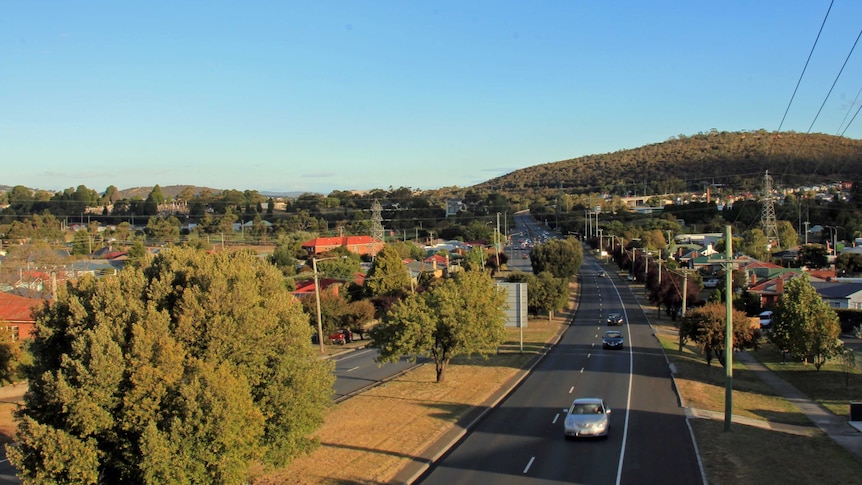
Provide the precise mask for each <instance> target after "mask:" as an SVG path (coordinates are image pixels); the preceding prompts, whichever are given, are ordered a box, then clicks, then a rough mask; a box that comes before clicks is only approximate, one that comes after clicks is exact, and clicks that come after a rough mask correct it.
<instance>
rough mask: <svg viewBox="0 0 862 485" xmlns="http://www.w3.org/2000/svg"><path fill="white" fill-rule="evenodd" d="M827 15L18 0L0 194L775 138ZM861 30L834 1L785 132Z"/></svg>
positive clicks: (0, 95)
mask: <svg viewBox="0 0 862 485" xmlns="http://www.w3.org/2000/svg"><path fill="white" fill-rule="evenodd" d="M829 5H830V1H829V0H754V1H752V0H744V1H742V0H722V1H706V0H691V1H689V0H685V1H683V0H673V1H648V0H631V1H612V2H607V1H587V0H566V1H538V2H529V1H520V0H519V1H502V0H494V1H472V0H471V1H463V0H441V1H380V0H375V1H362V0H350V1H348V0H343V1H325V0H324V1H320V0H314V1H303V2H293V1H254V0H243V1H217V0H208V1H185V0H181V1H176V0H172V1H150V0H148V1H143V0H140V1H132V0H129V1H116V0H112V1H87V0H80V1H68V0H61V1H55V2H45V1H38V0H28V1H18V0H5V1H3V2H0V185H12V186H14V185H25V186H28V187H32V188H41V189H49V190H62V189H65V188H67V187H77V186H78V185H85V186H87V187H88V188H91V189H95V190H97V191H99V192H101V191H104V190H105V188H106V187H108V186H109V185H115V186H117V187H118V188H119V189H126V188H130V187H138V186H153V185H155V184H159V185H161V186H162V187H165V186H169V185H178V184H189V185H198V186H207V187H212V188H216V189H237V190H247V189H251V190H259V191H261V192H272V191H279V192H287V191H316V192H322V193H329V192H330V191H332V190H336V189H337V190H352V189H360V190H361V189H371V188H381V189H388V188H389V187H392V188H399V187H410V188H413V189H433V188H438V187H444V186H453V185H457V186H460V187H465V186H470V185H473V184H476V183H480V182H483V181H486V180H488V179H490V178H493V177H496V176H499V175H503V174H506V173H509V172H512V171H514V170H517V169H520V168H524V167H529V166H533V165H539V164H543V163H547V162H554V161H558V160H565V159H569V158H575V157H579V156H582V155H588V154H596V153H607V152H614V151H617V150H622V149H628V148H636V147H639V146H642V145H646V144H651V143H658V142H662V141H665V140H667V139H668V138H671V137H675V136H678V135H680V134H682V135H692V134H696V133H698V132H707V131H709V130H711V129H717V130H719V131H737V130H757V129H766V130H768V131H774V130H777V129H778V128H779V125H780V123H781V119H782V116H783V115H784V112H785V109H786V107H787V104H788V102H789V101H790V97H791V95H792V93H793V90H794V87H795V86H796V83H797V81H798V79H799V75H800V73H801V72H802V69H803V67H804V65H805V61H806V58H807V57H808V54H809V51H810V50H811V46H812V45H813V43H814V40H815V37H816V36H817V33H818V30H819V29H820V25H821V23H822V21H823V18H824V15H825V14H826V11H827V8H829ZM860 28H862V1H860V0H835V2H834V5H833V6H832V10H831V13H830V14H829V18H828V19H827V21H826V24H825V27H824V28H823V33H822V35H821V37H820V40H819V43H818V45H817V48H816V49H815V51H814V53H813V56H812V59H811V62H810V64H809V66H808V69H807V72H806V75H805V77H804V78H803V80H802V83H801V85H800V86H799V91H798V93H797V95H796V98H795V100H794V102H793V104H792V106H791V108H790V111H789V114H788V116H787V119H786V121H785V122H784V125H783V126H782V130H794V131H797V132H803V133H804V132H808V131H809V127H810V126H811V123H812V122H813V121H814V120H815V115H816V114H817V111H818V109H819V108H820V105H821V104H822V103H823V100H824V99H825V98H826V95H827V93H828V92H829V90H830V87H831V86H832V83H833V82H834V80H835V78H836V76H837V75H838V72H839V70H841V67H842V64H844V62H845V59H846V58H847V56H848V53H850V50H851V48H852V47H853V45H854V42H855V41H856V39H857V36H858V35H859V32H860ZM860 44H862V42H860ZM860 88H862V45H860V46H858V47H857V49H856V50H855V51H854V53H853V54H852V55H851V56H850V58H849V60H848V61H847V63H846V67H845V68H844V72H843V74H842V76H841V77H840V78H839V80H838V82H837V84H836V85H835V88H834V90H833V91H832V93H831V95H830V97H829V99H828V101H827V102H826V104H825V106H824V108H823V111H822V113H821V114H820V115H819V117H818V118H817V121H816V123H814V126H813V128H812V129H811V130H810V131H811V132H820V133H828V134H837V133H840V132H842V131H843V130H844V128H845V127H846V125H847V121H846V120H849V119H850V117H852V115H853V113H855V109H856V108H858V106H859V104H858V103H859V100H856V102H855V104H854V99H855V98H856V96H857V93H859V91H860ZM851 109H852V111H851ZM848 113H849V115H848ZM845 117H846V118H845ZM859 118H860V119H857V120H855V121H854V123H853V124H851V125H850V127H849V129H847V131H846V133H845V135H846V136H848V137H851V138H860V134H862V116H860V117H859Z"/></svg>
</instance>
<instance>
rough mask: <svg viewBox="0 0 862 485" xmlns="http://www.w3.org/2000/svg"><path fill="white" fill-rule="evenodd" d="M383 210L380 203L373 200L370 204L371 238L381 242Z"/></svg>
mask: <svg viewBox="0 0 862 485" xmlns="http://www.w3.org/2000/svg"><path fill="white" fill-rule="evenodd" d="M382 212H383V208H382V207H380V202H378V201H377V199H374V203H373V204H371V237H373V238H375V239H377V240H380V241H383V240H384V239H383V214H382Z"/></svg>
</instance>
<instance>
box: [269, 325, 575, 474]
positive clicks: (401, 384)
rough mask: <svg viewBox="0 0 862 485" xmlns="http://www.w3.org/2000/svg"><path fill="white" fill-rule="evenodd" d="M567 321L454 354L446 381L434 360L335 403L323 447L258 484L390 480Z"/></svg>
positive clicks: (324, 429) (321, 436)
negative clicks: (479, 353)
mask: <svg viewBox="0 0 862 485" xmlns="http://www.w3.org/2000/svg"><path fill="white" fill-rule="evenodd" d="M565 323H566V319H565V318H564V317H562V316H560V317H557V318H555V319H554V320H552V321H548V320H547V318H544V319H538V320H530V322H529V325H528V326H527V328H525V329H524V332H523V344H524V351H523V353H521V352H520V351H519V350H520V346H521V335H520V332H519V331H518V329H508V330H507V332H508V335H507V340H506V342H505V343H504V344H503V345H502V346H501V347H500V352H499V353H498V354H497V355H494V356H491V357H489V358H488V359H482V358H477V357H473V358H472V359H468V358H458V359H455V360H454V361H453V362H452V363H451V364H450V367H449V368H448V369H447V371H446V380H445V381H444V382H442V383H439V384H438V383H436V382H435V373H434V366H433V365H431V364H428V365H424V366H421V367H419V368H418V369H416V370H414V371H412V372H409V373H408V374H406V375H404V376H402V377H400V378H397V379H395V380H393V381H390V382H388V383H386V384H384V385H381V386H379V387H376V388H373V389H370V390H368V391H366V392H364V393H362V394H360V395H358V396H355V397H353V398H351V399H348V400H346V401H344V402H342V403H340V404H337V405H335V406H334V409H332V410H331V412H330V413H329V415H328V416H327V419H326V423H325V424H324V425H323V426H322V427H321V429H320V430H318V432H317V433H316V435H315V436H316V438H317V439H319V440H320V447H319V448H318V449H317V450H315V451H314V452H312V453H311V454H310V455H308V456H305V457H302V458H300V459H298V460H296V461H295V462H293V463H292V464H291V465H290V466H289V467H287V468H285V469H282V470H278V471H276V472H272V473H269V474H266V475H262V476H259V477H257V478H256V479H255V480H254V481H253V483H255V484H257V485H268V484H281V483H295V484H343V483H358V484H377V483H388V482H390V481H392V479H393V478H394V477H395V475H396V474H397V473H398V472H399V471H400V470H401V469H403V468H404V467H405V466H406V465H407V464H409V463H410V461H411V460H412V459H413V458H415V457H418V456H419V455H420V453H421V452H422V451H424V449H425V448H426V447H427V446H428V445H429V444H430V443H433V442H434V441H435V440H436V439H438V438H439V437H441V436H442V435H443V434H444V433H445V432H447V431H448V430H449V429H451V428H452V426H453V425H455V423H456V422H457V421H458V419H460V418H461V417H462V416H464V414H465V413H467V412H468V411H469V410H470V409H472V408H474V407H475V406H479V405H481V404H482V403H483V402H484V401H485V400H486V399H488V397H489V396H491V395H492V394H493V393H494V392H495V391H497V390H498V389H499V388H500V386H502V385H503V384H504V383H505V382H506V381H508V380H509V379H510V378H512V377H513V376H515V374H516V373H517V372H519V371H520V370H521V369H523V368H526V367H527V366H528V365H529V363H530V362H531V361H532V360H533V359H535V358H537V356H538V355H539V354H540V353H541V352H542V351H544V349H545V348H546V347H547V346H548V345H549V342H550V340H551V339H552V338H553V337H554V336H555V335H556V334H557V332H558V331H560V329H561V327H562V326H563V325H565Z"/></svg>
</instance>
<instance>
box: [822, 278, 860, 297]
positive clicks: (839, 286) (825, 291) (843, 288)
mask: <svg viewBox="0 0 862 485" xmlns="http://www.w3.org/2000/svg"><path fill="white" fill-rule="evenodd" d="M811 286H813V287H814V289H815V290H817V293H818V294H819V295H820V296H822V297H824V298H831V299H837V298H850V296H852V295H854V294H856V293H858V292H860V291H862V283H840V282H838V283H836V282H824V283H815V282H812V283H811Z"/></svg>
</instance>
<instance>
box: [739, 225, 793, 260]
mask: <svg viewBox="0 0 862 485" xmlns="http://www.w3.org/2000/svg"><path fill="white" fill-rule="evenodd" d="M767 244H768V241H767V240H766V234H764V232H763V230H762V229H758V228H754V229H750V230H748V231H745V232H743V233H742V246H741V247H740V248H739V249H740V250H741V251H742V252H743V253H745V254H747V255H749V256H751V257H752V258H755V259H759V260H761V261H767V259H766V258H767V257H768V256H769V250H768V249H767V247H766V245H767ZM784 247H786V246H784Z"/></svg>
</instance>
